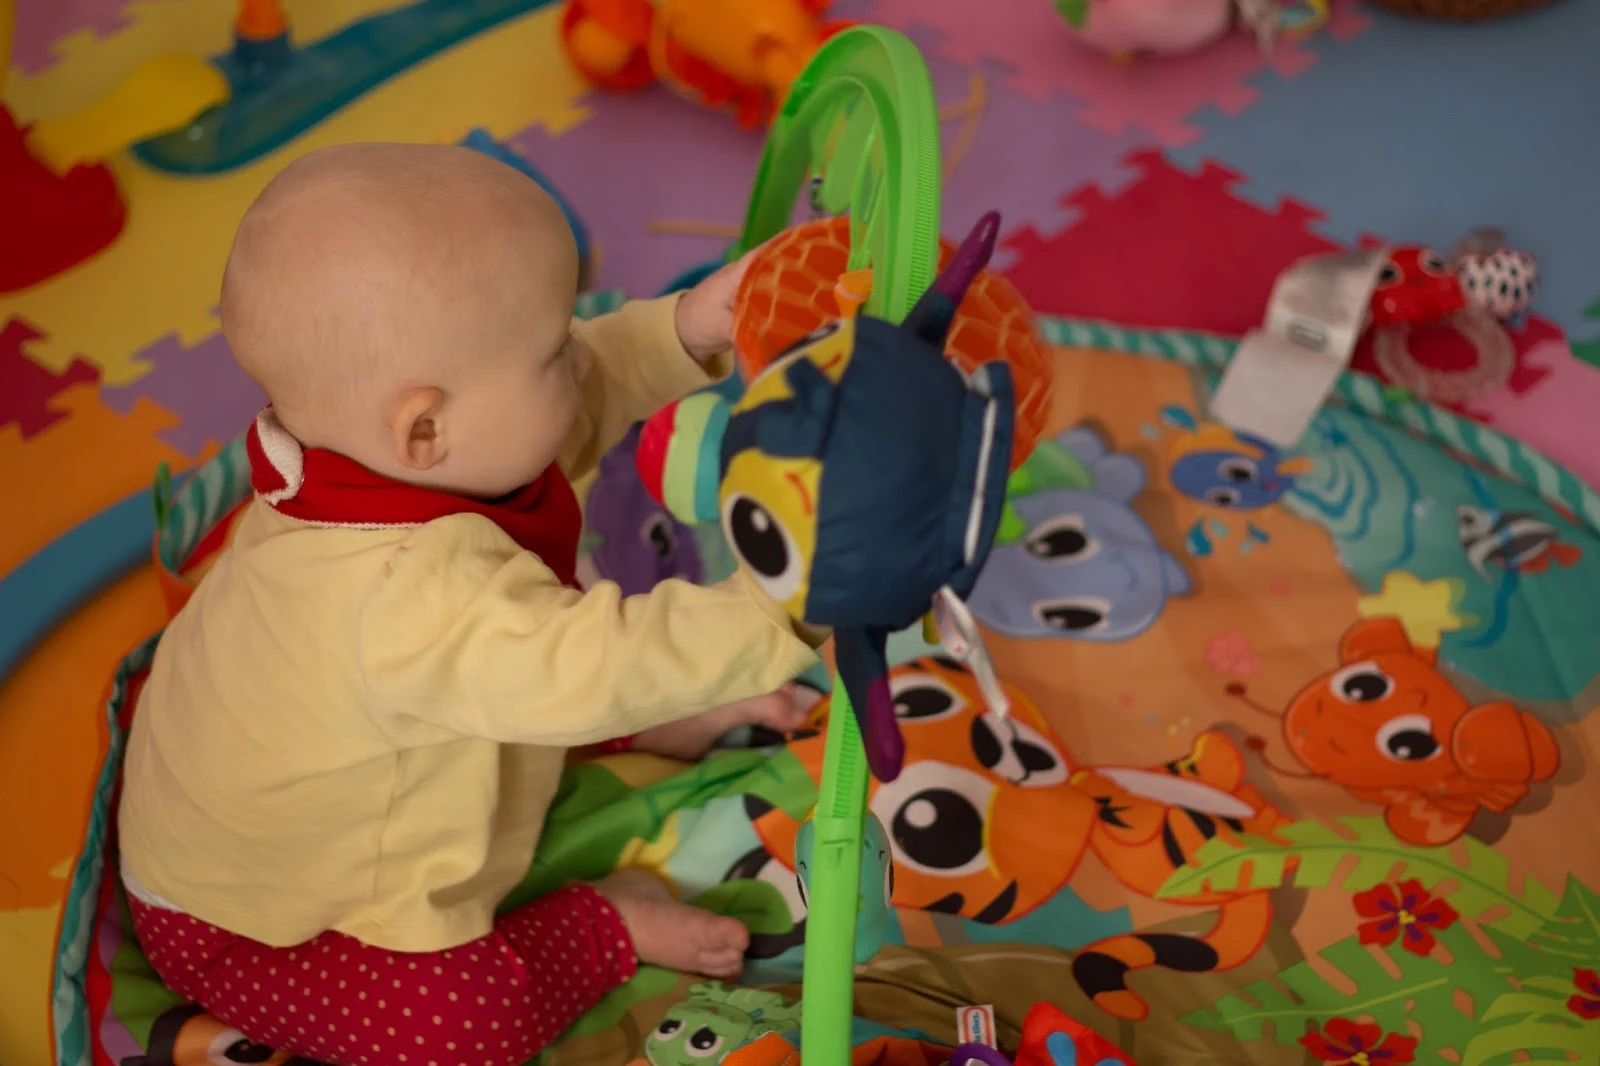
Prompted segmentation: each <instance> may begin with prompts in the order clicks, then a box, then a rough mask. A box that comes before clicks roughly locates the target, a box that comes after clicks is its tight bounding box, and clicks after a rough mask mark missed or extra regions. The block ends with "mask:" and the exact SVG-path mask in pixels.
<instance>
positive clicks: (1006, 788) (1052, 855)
mask: <svg viewBox="0 0 1600 1066" xmlns="http://www.w3.org/2000/svg"><path fill="white" fill-rule="evenodd" d="M1003 684H1004V683H1003ZM889 686H890V691H891V693H892V694H893V697H894V705H895V716H896V718H897V719H898V721H899V724H900V729H901V733H902V734H903V735H904V737H905V745H906V757H905V768H904V769H903V770H902V771H901V774H900V776H899V777H898V778H896V779H895V780H894V781H892V782H890V783H888V784H884V783H882V782H880V781H877V780H874V781H873V782H872V786H871V790H870V791H869V793H868V804H869V805H870V807H871V809H872V812H873V814H875V815H877V817H878V819H879V821H881V822H882V823H883V825H884V827H885V828H886V829H887V830H888V832H889V837H890V840H891V841H892V842H893V846H894V886H895V887H894V904H895V906H897V907H902V908H910V909H917V910H926V911H935V912H940V913H945V914H955V915H960V916H962V917H964V918H970V919H972V920H974V921H978V922H984V923H988V924H995V923H1000V922H1007V921H1013V920H1015V919H1017V918H1020V917H1022V916H1023V915H1025V914H1027V913H1028V912H1029V911H1031V910H1032V909H1033V908H1035V907H1037V906H1038V905H1039V904H1041V903H1043V902H1044V901H1045V900H1047V899H1049V898H1050V897H1051V896H1053V895H1054V894H1055V893H1056V892H1058V891H1059V890H1060V889H1061V886H1062V885H1064V884H1065V883H1066V881H1067V878H1068V877H1070V876H1071V874H1072V871H1073V870H1074V869H1075V868H1076V867H1077V864H1078V861H1079V859H1080V858H1081V857H1082V855H1083V852H1084V848H1085V845H1086V843H1087V839H1088V833H1089V827H1090V825H1091V824H1092V817H1091V814H1092V811H1093V802H1092V801H1091V800H1089V799H1088V798H1087V797H1086V796H1084V795H1083V794H1081V793H1080V792H1078V791H1077V790H1074V789H1069V788H1065V787H1063V786H1064V785H1065V784H1066V782H1067V778H1068V775H1069V774H1070V772H1071V769H1072V768H1071V765H1070V763H1069V756H1068V754H1067V751H1066V749H1065V747H1064V746H1063V745H1062V743H1061V741H1060V739H1059V738H1058V737H1056V736H1055V734H1054V733H1053V731H1052V730H1051V729H1050V726H1049V724H1048V723H1047V722H1046V721H1045V718H1044V715H1042V714H1041V713H1040V712H1039V709H1038V708H1037V707H1036V706H1035V705H1034V704H1033V702H1032V701H1031V700H1029V699H1028V697H1027V696H1026V695H1024V694H1023V693H1022V692H1021V691H1020V690H1019V689H1017V688H1016V687H1015V686H1013V685H1009V684H1006V685H1005V689H1006V692H1007V694H1008V695H1009V696H1010V697H1011V713H1010V715H1009V716H1008V717H1006V718H1003V719H1002V718H998V717H996V716H995V715H993V714H990V713H989V712H988V708H987V706H986V705H985V703H984V700H983V696H982V694H981V692H980V691H979V689H978V685H977V682H976V680H975V679H974V678H973V677H972V675H971V674H970V673H969V672H968V671H967V669H966V667H964V666H962V665H961V664H960V663H958V662H956V661H955V660H953V659H947V658H945V657H943V656H932V657H928V658H923V659H917V660H915V661H913V662H909V663H906V664H904V665H901V666H897V667H894V668H893V669H892V670H891V671H890V674H889ZM824 709H825V708H819V714H820V713H821V712H822V711H823V710H824ZM823 739H824V738H823V736H822V735H821V734H811V735H801V736H797V737H796V739H795V740H794V741H793V742H792V744H791V745H790V747H791V750H792V751H793V752H794V754H795V755H796V756H798V757H799V759H800V761H801V763H802V765H804V766H805V769H806V771H807V773H809V774H810V775H811V777H812V779H813V780H817V779H819V778H820V776H821V773H822V753H823ZM759 831H761V827H759V826H758V832H759ZM764 842H766V843H771V845H772V846H771V850H772V853H773V854H775V855H782V856H785V857H787V855H788V852H787V851H783V850H780V848H781V847H782V845H781V843H779V842H767V841H765V840H764Z"/></svg>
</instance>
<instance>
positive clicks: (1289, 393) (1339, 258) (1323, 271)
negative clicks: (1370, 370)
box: [1211, 248, 1389, 448]
mask: <svg viewBox="0 0 1600 1066" xmlns="http://www.w3.org/2000/svg"><path fill="white" fill-rule="evenodd" d="M1388 257H1389V250H1388V249H1387V248H1372V249H1364V250H1361V251H1356V252H1338V253H1335V254H1332V255H1317V256H1310V257H1308V258H1305V259H1301V260H1300V261H1298V262H1296V263H1295V264H1294V265H1293V266H1291V267H1289V269H1288V270H1285V271H1284V272H1283V274H1282V275H1281V276H1280V277H1279V278H1278V282H1277V284H1276V285H1274V286H1273V287H1272V300H1271V302H1270V303H1269V304H1268V305H1267V318H1266V322H1265V323H1264V324H1263V325H1262V328H1261V329H1259V330H1254V331H1252V332H1250V333H1248V334H1246V335H1245V338H1244V340H1243V341H1242V342H1240V344H1239V349H1238V351H1237V352H1235V353H1234V356H1233V361H1232V362H1231V363H1229V364H1228V369H1227V370H1226V371H1224V372H1223V375H1222V382H1221V384H1220V385H1218V386H1217V391H1216V394H1215V395H1214V396H1212V398H1211V417H1212V418H1213V419H1215V420H1216V421H1218V422H1221V423H1222V424H1223V425H1225V426H1228V427H1229V428H1231V429H1236V430H1241V431H1243V432H1245V433H1249V434H1252V435H1254V436H1257V437H1260V438H1261V439H1263V440H1266V441H1269V442H1271V443H1273V444H1276V445H1277V446H1278V447H1280V448H1290V447H1293V446H1294V445H1295V444H1296V443H1297V442H1298V441H1299V440H1300V436H1301V434H1303V433H1304V432H1305V431H1306V427H1307V426H1308V425H1310V424H1311V419H1312V418H1314V417H1315V416H1316V413H1317V409H1318V408H1319V407H1321V406H1322V403H1323V401H1324V400H1326V399H1327V398H1328V393H1329V392H1331V391H1332V390H1333V386H1334V385H1335V384H1336V383H1337V382H1338V380H1339V375H1340V374H1342V373H1344V371H1345V368H1346V367H1348V366H1349V365H1350V357H1351V356H1352V355H1354V354H1355V349H1356V341H1357V340H1358V339H1359V338H1360V337H1361V331H1362V329H1363V328H1364V327H1365V326H1366V321H1367V307H1368V305H1369V304H1370V303H1371V302H1372V293H1373V290H1374V289H1376V288H1377V286H1378V274H1379V272H1380V271H1381V270H1382V269H1383V264H1384V262H1385V261H1387V259H1388Z"/></svg>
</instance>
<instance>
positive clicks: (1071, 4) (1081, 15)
mask: <svg viewBox="0 0 1600 1066" xmlns="http://www.w3.org/2000/svg"><path fill="white" fill-rule="evenodd" d="M1056 11H1057V12H1058V13H1059V14H1060V15H1061V17H1062V18H1064V19H1066V20H1067V25H1068V26H1071V27H1072V28H1073V29H1075V30H1081V29H1083V24H1084V23H1085V22H1087V21H1088V20H1089V0H1056Z"/></svg>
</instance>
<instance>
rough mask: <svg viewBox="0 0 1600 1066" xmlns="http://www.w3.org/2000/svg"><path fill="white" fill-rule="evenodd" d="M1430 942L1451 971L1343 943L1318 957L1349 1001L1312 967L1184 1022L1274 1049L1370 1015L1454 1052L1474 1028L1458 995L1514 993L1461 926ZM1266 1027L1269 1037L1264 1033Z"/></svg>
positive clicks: (1487, 997) (1298, 968)
mask: <svg viewBox="0 0 1600 1066" xmlns="http://www.w3.org/2000/svg"><path fill="white" fill-rule="evenodd" d="M1436 937H1437V939H1438V941H1439V943H1441V944H1443V945H1444V946H1445V947H1446V948H1447V949H1448V950H1449V951H1450V953H1451V955H1452V956H1453V957H1454V958H1455V959H1456V962H1455V963H1451V964H1446V963H1442V962H1439V961H1438V959H1436V958H1434V957H1432V956H1418V955H1413V954H1411V953H1410V952H1409V951H1404V950H1400V949H1394V950H1390V951H1388V952H1385V953H1382V954H1378V953H1374V951H1372V950H1371V949H1369V948H1368V947H1367V946H1366V945H1365V944H1362V943H1360V942H1359V941H1358V940H1357V939H1356V938H1355V937H1348V938H1346V939H1344V940H1341V941H1339V942H1338V943H1336V944H1333V945H1330V946H1329V947H1327V948H1325V949H1323V951H1322V953H1321V962H1322V964H1323V965H1322V967H1321V968H1322V969H1323V970H1326V969H1328V968H1330V967H1331V968H1332V969H1336V970H1338V971H1339V972H1340V973H1342V974H1343V975H1344V976H1345V978H1346V979H1348V981H1349V982H1350V983H1351V984H1353V985H1354V986H1355V989H1356V991H1355V994H1354V995H1349V996H1347V995H1345V994H1344V993H1342V992H1340V991H1339V990H1338V989H1337V988H1335V987H1334V986H1333V985H1332V984H1330V983H1329V982H1328V980H1327V979H1326V978H1324V977H1323V976H1322V974H1320V973H1319V972H1318V970H1317V968H1315V967H1314V965H1313V963H1312V962H1311V961H1307V962H1300V963H1296V964H1295V965H1293V966H1290V967H1289V968H1288V969H1286V970H1284V971H1283V972H1282V973H1280V974H1278V975H1277V976H1276V977H1272V978H1269V979H1267V980H1264V981H1254V982H1252V983H1250V984H1248V985H1245V986H1244V987H1243V988H1240V989H1236V990H1235V991H1233V992H1230V993H1228V994H1227V995H1225V996H1223V997H1222V998H1221V999H1219V1000H1218V1001H1217V1002H1216V1003H1215V1004H1214V1005H1213V1006H1212V1007H1210V1008H1209V1009H1207V1010H1200V1011H1195V1012H1193V1013H1191V1014H1188V1015H1186V1016H1184V1017H1183V1019H1182V1020H1183V1021H1184V1022H1187V1023H1188V1024H1190V1025H1194V1026H1198V1027H1199V1028H1202V1029H1210V1030H1213V1031H1227V1032H1231V1033H1232V1034H1233V1036H1234V1038H1235V1039H1237V1040H1240V1041H1254V1040H1266V1039H1268V1038H1269V1036H1270V1039H1273V1040H1275V1041H1276V1042H1278V1043H1280V1044H1292V1043H1294V1042H1295V1041H1297V1040H1299V1039H1300V1037H1301V1036H1302V1035H1303V1034H1304V1033H1305V1031H1306V1028H1307V1025H1308V1024H1311V1023H1314V1024H1316V1025H1318V1026H1320V1025H1322V1024H1324V1023H1326V1022H1327V1021H1328V1020H1329V1019H1330V1018H1357V1017H1360V1016H1361V1015H1363V1014H1370V1015H1371V1016H1372V1020H1373V1022H1374V1023H1375V1024H1377V1025H1379V1026H1382V1027H1383V1028H1384V1029H1386V1030H1388V1031H1389V1032H1399V1033H1404V1032H1406V1031H1407V1022H1408V1020H1415V1021H1416V1022H1417V1023H1418V1024H1419V1025H1420V1026H1421V1027H1422V1032H1423V1037H1422V1039H1423V1042H1424V1046H1425V1047H1431V1048H1434V1049H1438V1048H1445V1047H1451V1046H1457V1045H1459V1043H1460V1042H1461V1036H1462V1032H1463V1030H1467V1029H1470V1028H1471V1027H1472V1024H1473V1023H1472V1020H1471V1018H1470V1017H1469V1016H1467V1015H1465V1014H1463V1013H1462V1012H1461V1010H1460V1009H1459V1008H1458V1007H1457V1006H1456V993H1457V991H1458V990H1459V991H1461V992H1465V993H1466V994H1467V995H1468V996H1470V997H1471V999H1472V1002H1474V1003H1476V1004H1489V1003H1492V1002H1494V1001H1495V1000H1496V999H1497V998H1498V997H1499V996H1501V995H1504V994H1505V993H1507V992H1510V991H1513V988H1512V986H1511V984H1510V983H1509V982H1508V981H1507V979H1506V975H1505V974H1503V973H1499V972H1496V970H1495V969H1494V968H1491V967H1489V966H1487V965H1484V961H1485V957H1484V955H1483V953H1482V951H1481V949H1480V948H1479V947H1478V945H1477V943H1476V942H1475V941H1474V940H1473V939H1472V934H1471V933H1469V932H1468V931H1467V930H1466V929H1465V928H1464V927H1463V926H1461V925H1460V924H1459V923H1458V924H1456V925H1453V926H1451V927H1450V928H1448V929H1443V930H1439V931H1438V932H1437V933H1436ZM1384 955H1386V956H1387V959H1385V958H1384ZM1391 965H1392V967H1393V969H1394V970H1398V971H1399V972H1398V976H1396V975H1394V974H1393V973H1392V972H1391ZM1269 1025H1270V1026H1271V1028H1272V1032H1271V1033H1270V1034H1268V1033H1267V1032H1266V1030H1267V1027H1268V1026H1269Z"/></svg>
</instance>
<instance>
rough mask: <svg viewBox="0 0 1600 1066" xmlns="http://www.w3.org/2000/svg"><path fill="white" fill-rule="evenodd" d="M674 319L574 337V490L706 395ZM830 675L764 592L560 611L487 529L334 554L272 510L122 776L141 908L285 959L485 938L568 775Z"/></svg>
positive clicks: (434, 532)
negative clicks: (650, 737)
mask: <svg viewBox="0 0 1600 1066" xmlns="http://www.w3.org/2000/svg"><path fill="white" fill-rule="evenodd" d="M673 306H674V303H673V301H672V300H670V299H668V300H663V301H653V302H646V303H639V304H632V305H629V306H628V307H625V308H624V309H623V310H622V311H620V312H618V313H617V314H615V315H610V316H606V317H605V318H602V319H596V320H594V321H591V322H588V323H578V324H576V325H575V326H574V332H575V333H577V334H578V335H579V338H580V339H581V340H582V341H584V342H585V343H587V344H588V345H589V347H590V348H591V350H592V351H593V353H594V369H593V370H592V371H591V373H590V375H589V377H588V378H587V379H586V381H585V383H584V394H585V415H584V417H583V418H581V419H580V422H579V425H578V426H577V427H576V428H575V430H574V434H573V437H572V438H571V439H570V440H569V442H568V446H567V448H566V450H565V452H564V453H563V457H562V460H561V465H562V468H563V469H564V470H565V471H566V473H567V474H568V475H569V476H572V477H578V476H581V475H582V474H583V473H584V472H585V471H586V470H587V469H588V468H589V467H591V466H592V465H593V464H594V463H595V462H596V461H597V460H598V458H599V456H600V455H601V454H603V453H604V451H605V450H606V448H608V447H609V446H610V445H611V443H613V442H614V441H615V440H616V439H618V438H619V437H620V436H621V434H622V433H623V432H624V430H625V429H626V427H627V426H628V425H631V424H632V423H633V422H634V421H636V420H637V419H638V418H641V417H644V416H646V415H648V414H649V413H651V412H652V411H654V410H656V409H658V408H659V407H661V406H663V405H664V404H666V403H668V402H670V401H671V400H673V399H676V398H677V397H679V396H680V395H682V394H684V393H686V392H688V391H690V390H692V389H694V388H697V387H699V386H701V385H703V384H705V383H706V381H707V378H706V376H705V371H704V370H702V369H701V368H700V367H699V366H698V365H696V364H695V363H694V362H693V361H692V360H691V359H690V358H689V356H688V355H687V354H686V353H685V352H684V351H683V350H682V347H681V345H680V344H679V342H678V340H677V334H676V330H675V329H674V327H673ZM815 661H816V658H815V653H814V652H813V650H812V647H811V645H810V644H808V643H806V642H805V641H803V640H801V639H799V638H798V637H797V636H796V635H795V633H794V631H793V628H792V627H791V625H790V623H789V621H788V619H787V616H785V615H784V613H783V612H782V610H780V609H779V608H778V607H777V605H776V604H774V603H773V602H772V601H771V600H769V599H767V598H766V597H765V596H764V595H763V594H762V593H761V592H760V591H759V590H757V589H756V588H755V586H754V584H753V582H750V581H748V579H746V578H744V577H743V576H742V575H741V576H738V577H735V578H733V579H730V580H729V581H726V582H724V583H722V584H720V585H716V586H711V587H705V588H702V587H697V586H694V585H691V584H688V583H685V582H680V581H668V582H665V583H663V584H661V585H659V586H657V587H656V589H655V590H654V591H652V592H651V593H649V594H648V595H643V596H634V597H628V598H623V597H622V596H621V595H620V593H619V591H618V589H617V587H616V586H615V585H614V584H610V583H602V584H600V585H598V586H596V587H595V588H593V589H591V590H590V591H588V592H585V593H578V592H575V591H573V590H571V589H568V588H565V587H563V586H562V585H561V584H560V583H559V582H558V581H557V579H556V578H555V576H554V574H552V573H551V571H550V570H549V569H548V568H547V567H546V566H545V565H544V564H543V563H541V562H540V561H539V559H538V558H536V557H535V556H534V555H532V554H531V553H529V552H526V551H523V550H521V549H520V548H518V547H517V545H516V544H515V543H514V542H513V541H512V540H511V538H510V537H509V536H507V535H506V534H505V533H504V532H502V531H501V530H500V529H499V527H497V526H496V525H494V524H493V523H492V522H491V521H489V520H488V519H487V518H484V517H482V516H479V515H475V514H458V515H452V516H450V517H446V518H441V519H438V520H435V521H432V522H428V523H426V524H425V525H421V526H414V527H409V528H397V529H376V530H374V529H357V528H348V527H338V528H325V527H314V526H310V525H307V524H305V523H302V522H299V521H296V520H295V519H292V518H288V517H286V516H284V515H281V514H279V513H278V512H276V511H274V510H272V509H271V508H270V507H268V506H266V505H264V504H262V503H261V502H260V501H257V502H255V503H253V504H252V505H251V507H250V508H249V509H248V511H247V512H246V514H245V515H244V516H243V517H242V518H241V519H240V523H239V527H238V529H237V532H236V534H235V536H234V540H233V543H232V545H231V547H230V548H229V549H228V550H227V551H226V552H225V553H224V554H223V555H222V556H221V557H220V558H219V559H218V561H217V563H216V565H215V566H214V567H213V569H212V570H211V572H210V573H209V574H207V575H206V577H205V579H204V580H203V581H202V582H201V583H200V586H199V587H198V588H197V589H196V590H195V593H194V595H193V597H192V598H191V599H190V601H189V602H188V604H187V605H186V606H185V607H184V608H183V610H182V611H180V612H179V614H178V615H177V617H176V618H174V619H173V622H172V624H171V625H170V626H169V627H168V629H167V631H166V634H165V635H164V636H163V637H162V640H161V643H160V645H159V647H158V648H157V650H156V655H155V661H154V664H153V665H152V667H151V671H150V676H149V678H148V680H147V682H146V684H145V687H144V690H143V692H142V694H141V696H140V699H139V704H138V708H137V711H136V713H135V716H134V722H133V729H132V734H131V736H130V737H129V741H128V751H127V759H126V763H125V767H124V771H123V792H122V805H121V811H120V816H119V817H120V823H119V830H120V837H121V846H122V861H123V864H124V869H125V870H126V872H127V874H128V875H129V876H130V878H131V881H132V882H133V884H135V885H136V886H137V887H138V888H139V890H140V891H141V892H142V893H148V894H150V896H152V897H153V898H158V899H159V900H161V901H162V902H163V903H164V904H166V905H169V906H172V907H176V908H177V909H180V910H182V911H184V912H186V913H188V914H191V915H193V916H194V917H196V918H199V919H201V920H203V921H206V922H210V923H211V924H213V925H217V926H221V927H222V928H225V929H228V930H230V931H232V932H235V933H238V934H241V935H243V936H247V937H250V938H252V939H255V940H259V941H262V942H264V943H267V944H271V945H276V946H287V945H292V944H298V943H302V942H304V941H306V940H309V939H311V938H312V937H314V936H316V935H317V934H319V933H321V932H323V931H325V930H337V931H339V932H343V933H347V934H349V935H351V936H354V937H356V938H357V939H359V940H362V941H364V942H366V943H368V944H372V945H375V946H377V947H382V948H386V949H389V950H392V951H432V950H438V949H442V948H448V947H453V946H455V945H457V944H461V943H465V942H466V941H468V940H472V939H474V938H476V937H479V936H482V935H484V934H485V933H487V932H488V931H489V929H490V925H491V922H492V919H493V914H494V909H495V907H496V905H497V904H498V903H499V902H500V900H501V899H502V898H503V897H504V895H505V894H506V892H507V891H508V890H509V889H510V888H511V886H512V885H514V884H515V883H516V882H517V881H518V880H519V879H520V878H521V877H522V876H523V874H524V873H525V872H526V870H527V868H528V864H529V862H530V861H531V860H532V858H533V852H534V848H535V846H536V845H537V843H538V840H539V834H540V831H541V829H542V827H543V824H544V817H545V813H546V810H547V809H548V807H549V804H550V800H551V798H552V796H553V795H554V793H555V789H556V785H557V782H558V780H559V778H560V775H561V768H562V763H563V758H564V753H565V749H566V748H567V747H569V746H574V745H578V744H583V743H588V742H592V741H597V740H602V739H606V738H609V737H614V736H619V735H625V734H628V733H633V732H637V731H639V730H642V729H645V728H648V727H649V726H652V725H656V724H660V723H663V722H668V721H672V720H674V719H678V718H683V717H687V716H689V715H692V714H695V713H697V712H699V711H702V710H705V709H708V708H710V707H713V706H716V705H719V704H722V703H727V702H730V701H733V700H737V699H742V698H745V697H748V696H754V695H758V694H760V693H763V692H769V691H771V690H773V689H775V688H777V687H778V686H779V685H781V684H782V683H783V682H785V681H787V680H789V679H790V678H792V677H794V676H795V675H797V674H799V673H801V672H803V671H804V670H805V669H806V668H807V667H809V666H810V665H811V664H812V663H814V662H815Z"/></svg>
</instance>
